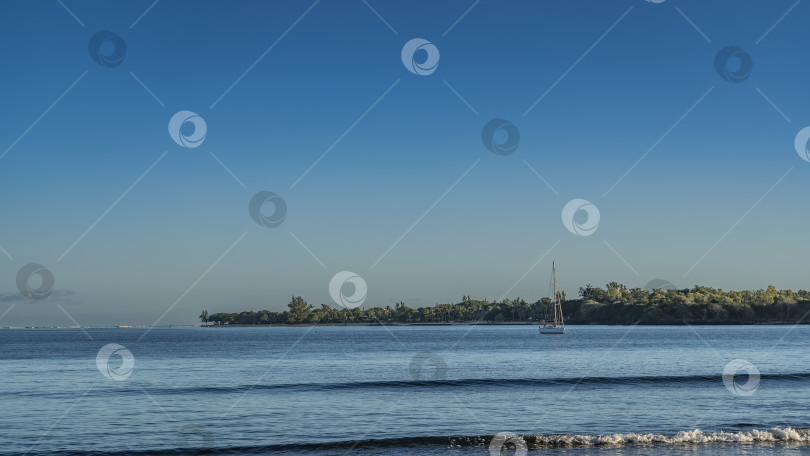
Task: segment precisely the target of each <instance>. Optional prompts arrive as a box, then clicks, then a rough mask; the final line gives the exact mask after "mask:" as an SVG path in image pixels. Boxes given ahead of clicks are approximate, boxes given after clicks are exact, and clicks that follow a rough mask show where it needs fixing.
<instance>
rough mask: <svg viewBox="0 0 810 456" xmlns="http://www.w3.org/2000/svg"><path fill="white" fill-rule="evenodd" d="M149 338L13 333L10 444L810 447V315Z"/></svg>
mask: <svg viewBox="0 0 810 456" xmlns="http://www.w3.org/2000/svg"><path fill="white" fill-rule="evenodd" d="M144 333H145V330H144V329H138V328H127V329H123V328H122V329H89V330H87V332H86V333H85V332H83V331H81V330H66V329H53V330H45V329H37V330H2V331H0V375H2V386H0V407H2V410H3V413H2V414H0V429H3V432H2V433H0V454H2V455H12V454H15V455H16V454H25V453H26V452H29V453H28V454H32V455H34V454H108V453H109V454H117V453H120V454H133V453H136V454H137V453H141V454H172V453H174V454H196V453H197V452H198V451H199V450H215V451H214V452H212V453H208V454H216V453H221V454H299V453H308V454H323V455H326V454H330V455H331V454H347V453H353V454H363V455H372V454H406V455H407V454H412V455H417V454H425V455H433V454H482V455H484V454H490V443H491V440H492V436H493V435H496V434H499V433H504V432H509V433H514V434H518V435H520V436H523V437H515V438H517V439H521V438H522V439H523V440H521V441H520V442H518V446H519V445H520V444H521V443H522V442H525V445H526V447H527V448H528V450H529V454H544V453H552V452H553V453H554V454H572V455H573V454H577V455H580V454H582V455H585V454H587V455H590V454H628V455H629V454H633V455H635V454H651V453H654V454H724V455H725V454H729V455H730V454H798V453H806V452H808V451H810V446H808V445H810V443H806V442H810V437H809V436H810V434H809V433H808V432H807V431H805V430H804V429H805V428H810V388H809V387H808V386H810V385H809V384H808V382H810V327H805V326H799V327H796V328H791V327H789V326H755V327H754V326H722V327H717V326H714V327H707V326H701V327H687V326H681V327H642V326H638V327H630V326H622V327H605V326H579V327H577V326H572V327H569V329H568V333H567V334H565V335H564V336H545V335H540V334H538V331H537V328H536V327H535V326H475V327H472V326H430V327H428V326H411V327H266V328H265V327H262V328H160V329H154V330H152V331H151V332H149V333H148V334H146V335H145V336H144ZM141 336H144V337H143V338H142V339H141V340H139V338H141ZM108 344H119V345H120V346H121V347H117V346H113V347H112V348H111V349H109V350H108V351H109V352H111V353H112V352H114V354H113V355H112V356H111V357H110V360H109V363H107V362H103V361H104V359H102V360H101V361H102V363H101V364H100V367H101V369H99V365H98V364H99V363H98V362H97V355H98V354H99V350H101V349H102V347H105V346H107V345H108ZM115 349H117V350H118V351H117V352H115ZM129 353H131V354H132V356H131V360H132V361H133V362H134V366H132V368H131V369H130V368H129V367H130V366H129V365H127V364H123V365H122V357H121V356H118V355H123V357H124V358H126V359H127V360H128V359H130V358H129ZM102 358H105V357H104V356H102ZM734 360H738V361H734ZM729 363H731V364H729ZM727 366H729V367H728V368H727ZM724 368H725V369H731V371H730V372H733V371H737V374H738V375H737V376H736V377H734V378H733V380H734V381H731V380H732V377H730V376H729V375H727V376H726V378H725V380H726V382H725V383H724V381H723V380H724V378H723V371H724ZM728 373H729V372H727V374H728ZM105 374H106V376H105ZM748 374H751V376H750V377H749V375H748ZM774 428H776V429H775V430H772V429H774ZM695 430H699V431H695ZM502 439H503V440H504V441H506V440H508V438H505V437H504V438H502ZM496 454H497V453H496Z"/></svg>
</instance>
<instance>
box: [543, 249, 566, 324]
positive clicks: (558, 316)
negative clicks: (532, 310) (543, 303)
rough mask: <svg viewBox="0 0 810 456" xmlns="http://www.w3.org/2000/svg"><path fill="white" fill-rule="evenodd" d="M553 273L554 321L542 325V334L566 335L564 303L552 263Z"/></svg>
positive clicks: (552, 263) (555, 269)
mask: <svg viewBox="0 0 810 456" xmlns="http://www.w3.org/2000/svg"><path fill="white" fill-rule="evenodd" d="M551 273H552V275H553V277H554V304H553V306H552V307H553V308H554V321H553V322H546V321H544V322H543V324H542V325H540V334H565V321H564V320H563V313H562V302H561V301H560V296H559V294H558V293H557V267H556V265H555V264H554V262H553V261H552V262H551Z"/></svg>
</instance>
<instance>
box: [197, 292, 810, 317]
mask: <svg viewBox="0 0 810 456" xmlns="http://www.w3.org/2000/svg"><path fill="white" fill-rule="evenodd" d="M561 299H562V300H563V303H562V308H563V314H564V316H565V321H566V323H571V324H635V323H640V324H652V325H655V324H683V323H689V324H756V323H795V322H798V321H800V320H801V319H802V318H803V317H804V315H805V314H807V313H808V312H810V292H807V291H804V290H799V291H797V292H794V291H791V290H777V289H776V288H775V287H773V286H769V287H768V288H767V289H765V290H757V291H723V290H720V289H714V288H709V287H702V286H695V287H694V288H687V289H682V290H659V289H656V290H652V291H644V290H641V289H640V288H632V289H628V288H627V287H626V286H624V285H622V284H619V283H616V282H611V283H609V284H607V285H606V286H605V288H597V287H593V286H591V285H586V286H585V287H584V288H580V289H579V299H570V300H566V299H565V296H564V294H563V295H561ZM551 303H552V300H551V299H550V298H542V299H540V300H538V301H535V302H533V303H527V302H526V301H524V300H523V299H521V298H515V299H513V300H508V299H503V300H502V301H501V302H493V303H491V302H489V300H487V299H483V300H478V299H472V298H471V297H470V296H467V295H463V296H462V298H461V302H458V303H454V304H435V305H433V306H429V307H420V308H418V309H414V308H411V307H408V306H407V305H406V304H405V303H404V302H397V303H395V304H394V307H393V308H392V307H391V306H386V307H384V308H382V307H373V308H370V309H365V310H364V309H359V308H356V309H346V308H332V307H330V306H329V305H327V304H321V305H320V307H319V308H317V309H313V307H312V306H311V305H309V304H308V303H307V302H306V301H305V300H304V299H303V298H301V297H300V296H293V297H292V299H291V300H290V302H289V303H288V304H287V307H288V309H289V310H287V311H284V312H271V311H268V310H262V311H258V312H254V311H250V312H240V313H215V314H213V315H208V312H207V311H203V313H202V314H200V320H202V321H203V323H207V322H212V323H214V324H217V325H234V324H239V325H263V324H276V325H278V324H352V323H353V324H449V323H475V322H482V323H493V322H497V323H501V322H503V323H527V322H538V321H540V320H542V319H544V318H548V317H547V316H548V315H549V312H550V309H551ZM204 316H205V319H203V318H204Z"/></svg>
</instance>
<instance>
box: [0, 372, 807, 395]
mask: <svg viewBox="0 0 810 456" xmlns="http://www.w3.org/2000/svg"><path fill="white" fill-rule="evenodd" d="M806 380H810V373H791V374H760V381H774V382H791V381H806ZM722 382H723V377H722V375H685V376H676V375H672V376H627V377H580V378H570V377H563V378H484V379H479V378H467V379H453V380H379V381H364V382H342V383H337V382H334V383H260V384H239V385H230V386H194V387H179V388H178V387H175V388H170V387H162V386H154V385H152V384H148V383H144V384H140V386H139V387H137V388H115V389H103V390H102V389H99V390H97V391H95V392H91V393H90V394H89V395H90V396H95V395H108V394H133V393H134V394H140V393H141V392H142V391H143V390H142V389H141V388H143V389H145V390H146V391H147V392H149V393H150V394H156V395H186V394H235V393H244V392H247V391H291V392H317V391H341V390H378V389H382V390H384V389H397V390H401V389H408V388H414V389H419V388H421V389H438V388H471V387H491V388H513V387H526V386H535V387H553V386H559V385H563V386H564V385H584V386H588V385H597V386H600V387H605V386H620V387H621V386H635V387H643V386H650V385H678V384H683V385H687V384H702V383H703V384H711V383H717V384H722ZM70 394H73V393H68V392H53V391H49V392H39V391H35V390H28V391H25V390H16V391H7V392H0V396H3V395H20V396H61V395H70Z"/></svg>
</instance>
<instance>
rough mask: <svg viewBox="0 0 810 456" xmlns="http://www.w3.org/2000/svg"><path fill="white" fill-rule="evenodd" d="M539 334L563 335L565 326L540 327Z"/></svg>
mask: <svg viewBox="0 0 810 456" xmlns="http://www.w3.org/2000/svg"><path fill="white" fill-rule="evenodd" d="M540 334H565V326H541V327H540Z"/></svg>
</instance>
